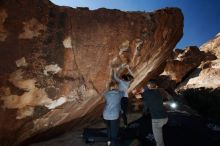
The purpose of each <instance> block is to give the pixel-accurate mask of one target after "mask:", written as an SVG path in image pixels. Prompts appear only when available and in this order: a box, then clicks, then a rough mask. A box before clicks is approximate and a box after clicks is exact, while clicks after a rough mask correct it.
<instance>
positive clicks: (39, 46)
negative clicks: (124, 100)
mask: <svg viewBox="0 0 220 146" xmlns="http://www.w3.org/2000/svg"><path fill="white" fill-rule="evenodd" d="M182 31H183V15H182V13H181V11H180V10H179V9H175V8H169V9H162V10H158V11H155V12H152V13H142V12H132V13H131V12H121V11H119V10H107V9H98V10H95V11H90V10H88V9H87V8H78V9H72V8H69V7H58V6H55V5H53V4H52V3H51V2H49V1H48V0H38V1H29V0H22V1H14V0H7V1H1V2H0V54H1V57H0V106H1V109H0V117H1V119H0V141H1V144H2V145H18V144H20V143H21V142H22V141H24V140H26V139H28V138H30V137H32V136H34V135H36V134H38V133H41V132H45V131H47V130H49V129H51V128H52V129H55V131H56V132H59V130H60V129H56V128H54V127H59V126H63V125H65V124H66V123H68V124H70V122H71V121H74V120H76V121H75V122H71V123H74V124H72V125H71V124H70V125H71V126H69V127H71V128H72V127H74V126H77V125H79V124H83V122H88V121H90V120H94V119H95V118H97V117H98V116H100V114H101V113H100V111H101V107H102V106H101V105H102V104H103V100H102V94H103V92H104V91H105V90H106V83H108V81H109V78H110V72H111V67H118V66H121V65H122V64H129V65H130V67H131V69H132V71H133V72H134V75H135V80H134V82H133V83H132V85H131V89H133V88H137V87H138V86H140V85H141V84H143V83H144V81H146V80H148V79H149V78H151V77H152V76H153V75H155V74H159V70H160V66H161V65H162V64H163V63H164V62H165V60H166V59H167V57H168V56H169V55H170V54H171V52H172V49H173V48H174V47H175V45H176V43H177V42H178V41H179V40H180V38H181V37H182V33H183V32H182ZM96 110H97V111H96ZM77 119H84V120H81V121H80V122H79V120H78V122H77ZM66 125H67V124H66ZM66 130H68V128H67V129H66ZM60 131H62V130H60Z"/></svg>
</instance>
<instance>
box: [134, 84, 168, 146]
mask: <svg viewBox="0 0 220 146" xmlns="http://www.w3.org/2000/svg"><path fill="white" fill-rule="evenodd" d="M133 93H134V94H141V97H142V98H143V102H144V106H145V108H148V109H149V111H150V114H151V118H152V130H153V134H154V139H155V141H156V145H157V146H164V141H163V131H162V128H163V126H164V125H165V124H166V123H167V121H168V117H167V113H166V111H165V108H164V106H163V99H162V96H161V95H160V91H159V89H158V88H157V85H156V83H155V82H154V81H153V80H151V81H149V82H148V84H147V87H145V88H141V89H140V90H139V92H137V91H133ZM139 97H140V96H139Z"/></svg>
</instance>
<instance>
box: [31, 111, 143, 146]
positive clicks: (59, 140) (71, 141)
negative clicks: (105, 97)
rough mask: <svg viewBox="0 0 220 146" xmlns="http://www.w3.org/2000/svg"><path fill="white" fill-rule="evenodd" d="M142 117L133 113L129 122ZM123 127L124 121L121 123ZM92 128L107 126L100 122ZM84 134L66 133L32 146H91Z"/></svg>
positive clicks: (103, 144)
mask: <svg viewBox="0 0 220 146" xmlns="http://www.w3.org/2000/svg"><path fill="white" fill-rule="evenodd" d="M139 117H141V114H140V113H133V114H129V115H128V122H131V121H134V120H136V119H138V118H139ZM121 125H123V124H122V121H121ZM89 127H91V128H103V127H105V124H104V123H103V122H98V123H96V124H93V125H90V126H89ZM82 133H83V129H81V130H75V131H69V132H68V133H65V134H63V135H61V136H59V137H55V138H53V139H50V140H48V141H43V142H39V143H34V144H31V145H30V146H89V144H86V143H85V142H84V141H83V139H82ZM93 146H106V143H104V142H99V143H98V142H97V143H95V144H93Z"/></svg>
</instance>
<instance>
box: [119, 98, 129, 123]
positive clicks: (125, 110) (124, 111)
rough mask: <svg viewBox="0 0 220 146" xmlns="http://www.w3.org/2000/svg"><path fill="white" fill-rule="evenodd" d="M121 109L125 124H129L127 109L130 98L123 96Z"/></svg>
mask: <svg viewBox="0 0 220 146" xmlns="http://www.w3.org/2000/svg"><path fill="white" fill-rule="evenodd" d="M121 110H122V112H123V113H122V115H121V117H122V119H123V121H124V125H126V126H127V125H128V119H127V110H128V98H127V97H122V99H121Z"/></svg>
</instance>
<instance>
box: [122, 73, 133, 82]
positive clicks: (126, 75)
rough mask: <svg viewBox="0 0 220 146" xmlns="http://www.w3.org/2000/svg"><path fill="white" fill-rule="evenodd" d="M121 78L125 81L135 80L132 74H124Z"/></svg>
mask: <svg viewBox="0 0 220 146" xmlns="http://www.w3.org/2000/svg"><path fill="white" fill-rule="evenodd" d="M121 78H122V79H123V80H125V81H131V80H133V79H134V77H133V76H132V75H130V74H123V75H122V76H121Z"/></svg>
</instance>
